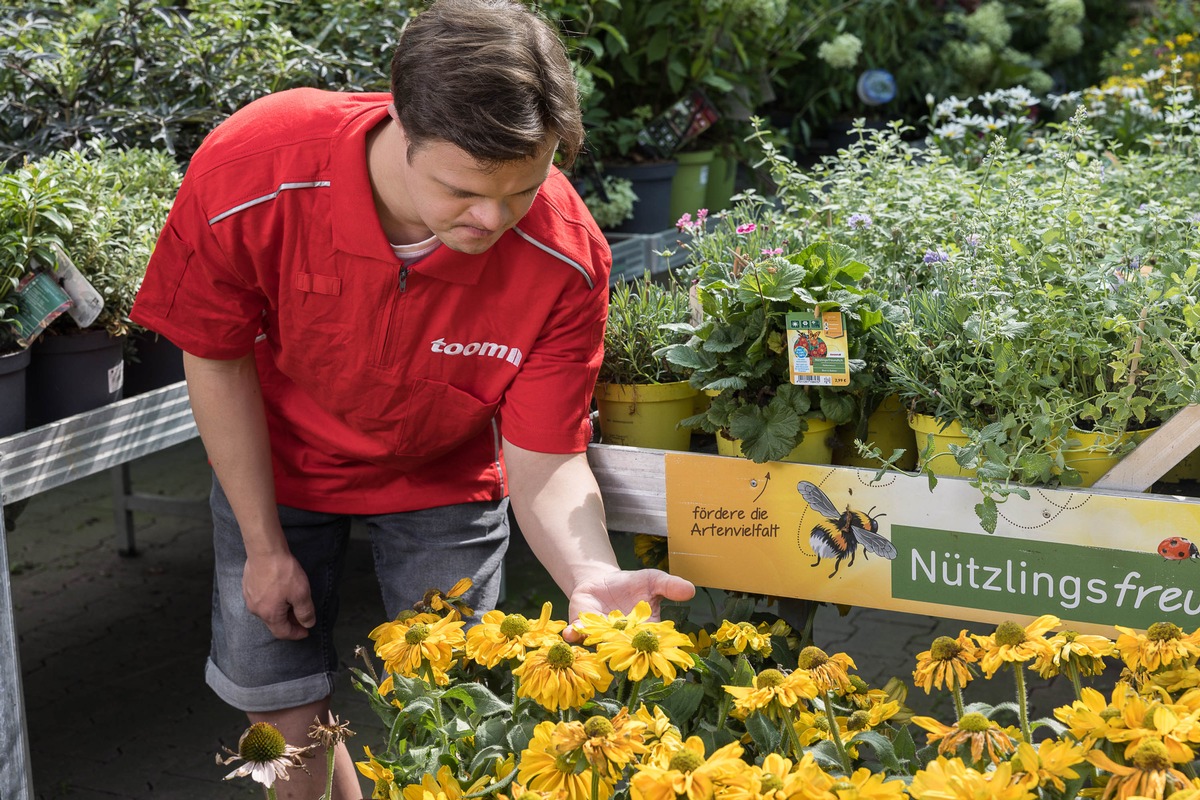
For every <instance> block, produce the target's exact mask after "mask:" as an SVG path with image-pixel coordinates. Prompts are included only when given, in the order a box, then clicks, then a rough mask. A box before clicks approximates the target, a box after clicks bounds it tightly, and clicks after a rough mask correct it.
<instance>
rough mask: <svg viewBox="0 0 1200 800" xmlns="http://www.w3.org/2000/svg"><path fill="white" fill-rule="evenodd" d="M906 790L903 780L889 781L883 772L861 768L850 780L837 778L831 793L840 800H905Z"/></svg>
mask: <svg viewBox="0 0 1200 800" xmlns="http://www.w3.org/2000/svg"><path fill="white" fill-rule="evenodd" d="M905 788H906V787H905V784H904V781H902V780H888V776H887V775H885V774H883V773H882V772H878V773H872V772H871V770H869V769H867V768H865V767H861V768H859V769H856V770H854V774H853V775H851V776H850V777H849V778H836V779H835V780H834V782H833V786H831V787H830V788H829V791H831V792H833V793H834V795H835V796H836V797H837V798H839V800H905V798H907V795H906V794H905Z"/></svg>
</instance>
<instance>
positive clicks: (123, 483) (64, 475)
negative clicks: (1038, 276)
mask: <svg viewBox="0 0 1200 800" xmlns="http://www.w3.org/2000/svg"><path fill="white" fill-rule="evenodd" d="M639 238H646V239H653V238H655V237H639ZM638 244H639V246H642V243H641V242H638ZM196 435H197V431H196V425H195V421H194V420H193V419H192V413H191V406H190V404H189V402H188V397H187V389H186V386H185V384H183V383H177V384H173V385H171V386H167V387H164V388H162V389H158V390H155V391H152V392H148V393H146V394H143V395H139V396H137V397H134V398H130V399H128V400H122V401H119V402H116V403H112V404H110V405H108V406H105V407H103V408H100V409H97V410H95V411H91V412H87V413H84V414H79V415H77V416H74V417H70V418H68V419H65V420H60V421H59V422H55V423H51V424H49V425H44V426H42V427H40V428H35V429H33V430H30V431H26V432H24V433H20V434H16V435H14V436H10V437H7V438H0V501H2V502H3V503H13V502H16V501H18V500H22V499H25V498H28V497H32V496H33V495H35V494H38V493H39V492H43V491H48V490H50V489H53V488H55V487H58V486H62V485H64V484H67V483H69V482H71V481H74V480H77V479H80V478H84V477H87V476H89V475H93V474H96V473H98V472H100V471H102V470H111V471H112V472H113V475H114V481H113V487H114V503H113V508H114V518H115V519H114V521H115V523H116V528H117V531H118V533H119V534H123V538H124V542H125V547H124V548H123V550H124V551H125V552H132V551H134V549H135V546H134V541H133V534H132V525H131V520H130V514H131V512H132V511H133V510H138V509H142V510H158V511H171V512H174V513H179V512H180V511H181V509H185V508H188V507H194V506H195V505H196V503H195V502H192V501H178V500H173V499H171V498H161V497H153V498H151V497H141V496H139V495H136V494H132V493H130V491H129V480H128V473H127V472H126V471H125V467H126V465H127V464H128V462H129V461H132V460H133V459H136V458H140V457H141V456H145V455H150V454H151V453H154V452H157V451H159V450H162V449H164V448H167V447H170V446H172V445H176V444H180V443H183V442H186V441H188V440H190V439H192V438H194V437H195V436H196ZM1197 446H1200V406H1190V407H1188V408H1186V409H1184V410H1183V411H1182V412H1180V413H1179V414H1177V415H1176V416H1175V417H1174V418H1172V419H1171V420H1170V421H1169V422H1168V423H1167V424H1165V425H1163V426H1162V428H1161V429H1160V430H1159V431H1158V432H1157V433H1155V434H1154V435H1153V436H1151V437H1149V438H1148V439H1147V440H1146V441H1145V442H1143V443H1142V444H1141V445H1140V446H1139V447H1138V448H1137V449H1136V450H1134V451H1133V453H1131V454H1130V455H1129V456H1127V457H1126V458H1125V459H1124V460H1123V461H1122V462H1121V463H1120V464H1119V465H1118V466H1117V467H1116V468H1114V469H1113V470H1112V471H1110V472H1109V473H1108V474H1107V475H1105V476H1104V477H1103V478H1102V479H1101V480H1100V481H1099V482H1098V483H1097V484H1096V486H1095V487H1094V490H1095V491H1098V492H1103V493H1106V494H1115V495H1128V496H1140V493H1141V492H1143V491H1145V490H1146V489H1148V488H1149V487H1150V486H1151V485H1152V484H1153V483H1154V482H1155V481H1156V480H1158V479H1159V478H1161V477H1162V476H1163V475H1164V474H1166V472H1167V471H1168V470H1169V469H1170V468H1171V467H1173V466H1175V464H1177V463H1178V462H1179V461H1181V460H1182V459H1183V458H1184V457H1185V456H1186V455H1188V454H1189V453H1190V452H1191V451H1192V450H1194V449H1196V447H1197ZM666 452H667V451H664V450H648V449H643V448H635V447H622V446H618V445H603V444H593V445H591V446H590V447H589V450H588V460H589V462H590V464H591V467H592V470H593V472H594V473H595V475H596V480H597V483H598V484H599V486H600V490H601V494H602V496H603V499H604V508H605V513H606V515H607V521H608V527H609V529H610V530H613V531H627V532H635V533H648V534H653V535H657V536H666V535H667V534H668V531H667V504H666V474H665V470H664V457H665V454H666ZM1188 502H1197V503H1200V500H1193V501H1188ZM0 704H2V707H3V708H5V709H7V710H8V711H6V713H5V714H4V715H3V717H0V797H3V798H5V800H33V797H34V794H33V779H32V772H31V768H30V757H29V747H28V733H27V728H26V722H25V711H24V698H23V692H22V687H21V671H20V659H19V658H18V652H17V632H16V628H15V622H14V616H13V603H12V591H11V584H10V573H9V565H8V549H7V534H6V531H5V528H4V522H3V517H2V516H0Z"/></svg>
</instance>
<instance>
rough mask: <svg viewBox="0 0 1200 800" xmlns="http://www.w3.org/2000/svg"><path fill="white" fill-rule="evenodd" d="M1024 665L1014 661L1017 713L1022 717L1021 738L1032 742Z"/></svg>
mask: <svg viewBox="0 0 1200 800" xmlns="http://www.w3.org/2000/svg"><path fill="white" fill-rule="evenodd" d="M1023 666H1024V665H1023V664H1022V663H1021V662H1019V661H1014V662H1012V667H1013V675H1014V676H1016V680H1017V713H1018V714H1019V715H1020V718H1021V738H1022V739H1024V740H1025V741H1026V742H1027V743H1028V742H1032V741H1033V738H1032V737H1031V736H1030V731H1029V695H1028V694H1027V693H1026V691H1025V672H1024V670H1023V669H1022V667H1023Z"/></svg>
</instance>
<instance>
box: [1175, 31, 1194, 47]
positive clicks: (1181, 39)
mask: <svg viewBox="0 0 1200 800" xmlns="http://www.w3.org/2000/svg"><path fill="white" fill-rule="evenodd" d="M1195 40H1196V37H1195V36H1192V34H1190V33H1181V34H1179V35H1178V36H1176V37H1175V44H1177V45H1179V46H1180V47H1187V46H1188V45H1189V44H1191V43H1192V42H1194V41H1195Z"/></svg>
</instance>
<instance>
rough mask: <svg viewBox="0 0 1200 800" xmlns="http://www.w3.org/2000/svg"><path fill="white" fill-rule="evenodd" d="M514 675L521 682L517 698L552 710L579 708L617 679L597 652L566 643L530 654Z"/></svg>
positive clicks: (560, 641)
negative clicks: (598, 656) (523, 698)
mask: <svg viewBox="0 0 1200 800" xmlns="http://www.w3.org/2000/svg"><path fill="white" fill-rule="evenodd" d="M512 673H513V675H515V676H517V677H518V678H520V679H521V683H520V686H518V687H517V696H518V697H531V698H533V699H534V700H536V701H537V702H538V703H539V704H541V705H542V706H543V707H544V708H546V709H548V710H550V711H559V710H562V709H566V708H579V707H580V706H582V705H583V704H584V703H586V702H587V701H588V700H590V699H592V697H593V696H594V695H595V694H596V692H598V691H599V692H603V691H605V690H607V689H608V686H609V684H611V683H612V679H613V676H612V673H610V672H609V671H608V669H607V668H605V666H604V664H603V663H602V662H601V661H600V659H598V658H597V657H596V654H595V653H592V652H590V651H588V650H585V649H583V648H582V647H573V646H571V645H569V644H567V643H566V642H564V641H562V640H559V641H557V642H555V643H554V644H552V645H549V646H547V647H540V648H538V649H537V650H533V651H531V652H529V653H526V654H525V662H524V663H523V664H521V666H519V667H516V668H515V669H513V671H512Z"/></svg>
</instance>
